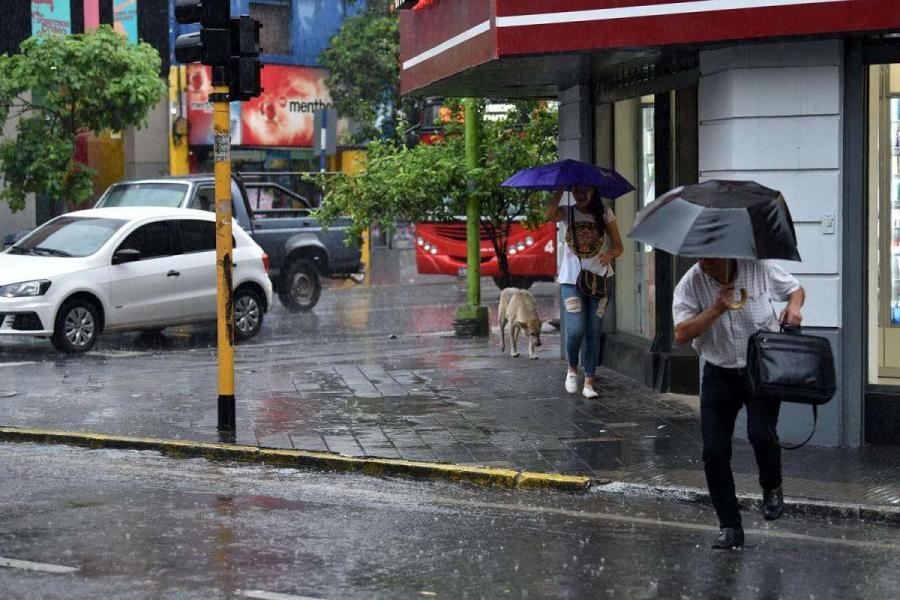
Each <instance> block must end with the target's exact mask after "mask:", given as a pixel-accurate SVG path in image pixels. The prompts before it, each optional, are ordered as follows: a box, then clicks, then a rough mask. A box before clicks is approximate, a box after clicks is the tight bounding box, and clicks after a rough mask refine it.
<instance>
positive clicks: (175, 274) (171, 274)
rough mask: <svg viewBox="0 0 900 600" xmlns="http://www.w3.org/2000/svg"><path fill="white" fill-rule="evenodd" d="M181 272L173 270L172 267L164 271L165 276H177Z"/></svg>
mask: <svg viewBox="0 0 900 600" xmlns="http://www.w3.org/2000/svg"><path fill="white" fill-rule="evenodd" d="M180 275H181V273H179V272H178V271H175V270H174V269H173V270H171V271H169V272H168V273H166V277H179V276H180Z"/></svg>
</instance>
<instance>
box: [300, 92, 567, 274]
mask: <svg viewBox="0 0 900 600" xmlns="http://www.w3.org/2000/svg"><path fill="white" fill-rule="evenodd" d="M483 105H484V102H483V101H482V108H483ZM445 106H446V107H447V108H448V109H449V110H450V111H451V114H453V115H460V114H462V108H461V106H460V103H459V101H455V100H448V101H446V103H445ZM444 130H445V135H444V139H443V140H442V141H440V142H438V143H435V144H430V145H429V144H418V145H415V146H412V147H407V146H406V145H404V144H403V143H401V142H398V141H396V140H387V141H375V142H372V143H370V144H369V146H368V160H367V163H366V168H365V170H364V171H363V172H362V173H360V174H358V175H352V176H351V175H317V176H315V177H314V178H315V179H316V181H317V183H319V185H321V186H323V188H324V189H325V192H326V193H325V198H324V200H323V203H322V206H321V208H320V209H319V211H318V216H319V218H320V219H321V220H323V221H324V222H326V223H328V222H331V221H333V220H334V219H335V218H337V217H338V216H341V215H347V216H349V217H350V219H351V220H352V225H351V228H350V231H349V233H350V236H351V238H352V239H353V240H354V241H356V242H358V241H359V240H360V239H361V237H362V234H363V232H365V231H367V230H368V229H369V227H372V226H378V227H380V228H382V229H385V230H387V231H391V230H392V229H393V226H394V224H395V223H397V222H408V223H414V222H416V221H444V222H452V221H456V220H464V219H465V213H466V200H467V199H468V198H469V197H470V195H471V194H474V195H475V196H476V197H477V198H478V200H479V202H480V203H481V211H482V224H483V226H484V228H485V231H486V232H487V235H488V237H489V239H490V241H491V243H492V245H493V246H494V250H495V251H496V253H497V256H498V257H500V268H501V271H503V273H504V274H505V275H507V276H508V275H509V268H508V264H507V260H506V259H507V245H508V240H509V230H510V225H511V224H512V223H513V222H514V221H516V220H519V219H522V220H524V223H525V224H526V226H529V227H535V226H537V225H539V224H540V223H541V222H542V221H543V218H544V215H543V206H544V203H543V198H542V197H541V195H539V194H535V193H529V192H527V191H523V190H515V189H510V188H503V187H500V184H501V183H502V182H503V181H505V180H506V179H507V178H508V177H509V176H510V175H512V174H513V173H515V172H516V171H518V170H520V169H524V168H527V167H532V166H535V165H539V164H543V163H549V162H553V161H554V160H556V156H557V150H556V147H557V144H556V138H557V112H556V109H555V108H552V107H548V106H546V105H542V104H537V103H519V104H516V105H514V108H513V109H512V110H511V111H510V112H509V113H508V114H507V115H506V116H505V117H503V118H500V119H497V120H486V121H484V122H483V123H482V127H481V136H480V144H481V148H480V156H481V161H480V164H479V166H478V168H477V169H474V170H472V171H469V170H468V169H467V168H466V161H465V142H464V139H463V125H462V123H460V122H459V119H457V118H456V117H453V118H451V119H450V122H448V123H446V124H445V127H444Z"/></svg>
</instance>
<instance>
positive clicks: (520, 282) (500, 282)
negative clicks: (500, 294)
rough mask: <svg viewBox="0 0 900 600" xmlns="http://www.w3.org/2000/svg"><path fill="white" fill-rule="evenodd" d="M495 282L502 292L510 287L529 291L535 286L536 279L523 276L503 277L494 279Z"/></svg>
mask: <svg viewBox="0 0 900 600" xmlns="http://www.w3.org/2000/svg"><path fill="white" fill-rule="evenodd" d="M493 280H494V285H496V286H497V287H498V288H499V289H501V290H505V289H506V288H509V287H514V288H519V289H523V290H527V289H528V288H530V287H531V286H532V285H533V284H534V279H532V278H531V277H524V276H521V275H509V276H506V275H501V276H499V277H493Z"/></svg>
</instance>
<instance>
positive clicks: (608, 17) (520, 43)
mask: <svg viewBox="0 0 900 600" xmlns="http://www.w3.org/2000/svg"><path fill="white" fill-rule="evenodd" d="M415 8H416V9H418V10H412V11H402V13H401V16H400V19H401V21H400V56H401V63H402V65H401V66H402V71H401V87H402V90H403V93H411V92H428V91H429V87H430V86H432V84H435V83H436V82H439V81H442V80H446V79H448V78H451V77H453V78H461V79H460V81H461V82H466V81H468V85H469V86H471V85H473V84H476V83H477V82H475V81H474V80H472V78H471V77H469V78H468V79H467V76H466V72H467V71H470V70H472V69H474V68H476V67H479V66H481V65H489V64H490V63H492V62H496V61H501V60H505V59H509V58H515V57H531V58H534V57H540V56H545V57H546V56H548V55H558V54H561V53H564V54H578V53H582V54H583V53H585V52H591V51H598V50H619V51H628V52H631V51H638V52H644V53H646V52H647V51H648V50H651V49H656V50H659V49H662V48H668V49H673V48H674V49H676V51H677V48H678V47H679V46H694V47H696V46H697V45H699V44H709V43H717V42H719V43H721V42H731V41H740V40H756V39H762V38H784V37H791V36H809V35H823V34H826V35H827V34H846V33H855V32H873V31H896V30H900V0H554V1H553V2H547V1H545V0H492V1H488V0H430V1H429V2H425V1H424V0H419V3H418V5H417V6H416V7H415ZM510 64H516V63H515V61H513V62H512V63H510ZM520 64H529V63H520ZM554 64H556V65H560V64H561V63H560V62H559V61H555V62H554ZM482 71H485V72H496V71H494V70H491V69H486V70H485V69H482ZM479 79H483V78H479ZM521 79H522V80H527V73H523V74H522V78H521ZM485 83H489V82H485ZM520 83H521V81H520ZM521 84H522V85H526V86H527V85H528V83H527V81H525V82H524V83H521ZM541 85H544V84H543V83H541Z"/></svg>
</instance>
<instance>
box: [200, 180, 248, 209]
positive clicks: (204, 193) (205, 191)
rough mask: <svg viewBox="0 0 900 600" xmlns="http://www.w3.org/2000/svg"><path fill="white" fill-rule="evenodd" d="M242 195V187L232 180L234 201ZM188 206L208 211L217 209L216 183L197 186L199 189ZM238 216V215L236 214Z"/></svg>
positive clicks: (232, 197)
mask: <svg viewBox="0 0 900 600" xmlns="http://www.w3.org/2000/svg"><path fill="white" fill-rule="evenodd" d="M240 197H241V188H239V187H238V185H237V184H236V183H235V182H234V181H232V182H231V199H232V201H234V200H236V199H238V200H239V199H240ZM187 207H188V208H194V209H197V210H205V211H208V212H215V211H216V187H215V186H214V185H206V184H204V185H200V186H197V189H196V190H195V191H194V197H193V198H191V201H190V202H189V203H188V205H187ZM235 216H237V215H235Z"/></svg>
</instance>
